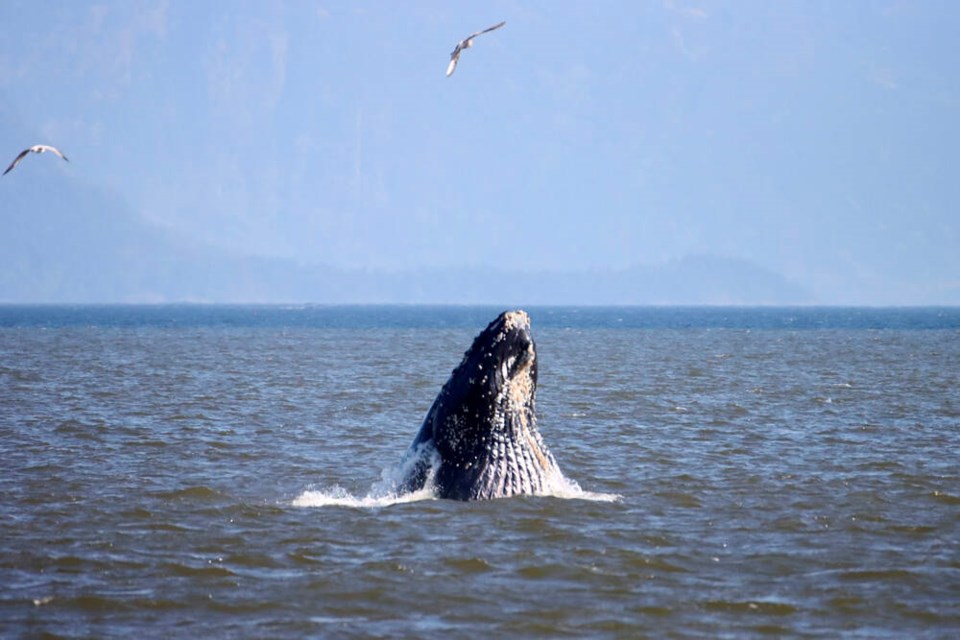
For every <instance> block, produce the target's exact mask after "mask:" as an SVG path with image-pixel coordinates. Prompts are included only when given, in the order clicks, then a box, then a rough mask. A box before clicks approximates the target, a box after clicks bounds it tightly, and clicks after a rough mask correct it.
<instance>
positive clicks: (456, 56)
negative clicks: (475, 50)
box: [447, 21, 507, 77]
mask: <svg viewBox="0 0 960 640" xmlns="http://www.w3.org/2000/svg"><path fill="white" fill-rule="evenodd" d="M505 24H507V23H506V21H504V22H501V23H500V24H495V25H493V26H492V27H487V28H486V29H484V30H483V31H477V32H476V33H472V34H470V35H469V36H467V37H466V38H464V39H463V40H461V41H460V42H458V43H457V46H456V47H455V48H454V50H453V53H451V54H450V64H449V65H447V77H449V76H450V75H452V74H453V70H454V69H456V68H457V62H459V61H460V54H461V53H462V52H463V50H464V49H469V48H470V47H472V46H473V39H474V38H476V37H477V36H479V35H480V34H482V33H486V32H487V31H493V30H494V29H499V28H500V27H502V26H503V25H505Z"/></svg>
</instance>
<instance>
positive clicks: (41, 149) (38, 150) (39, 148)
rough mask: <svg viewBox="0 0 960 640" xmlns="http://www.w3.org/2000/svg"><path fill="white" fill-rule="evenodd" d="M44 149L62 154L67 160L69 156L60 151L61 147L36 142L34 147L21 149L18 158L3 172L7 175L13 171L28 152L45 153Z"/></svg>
mask: <svg viewBox="0 0 960 640" xmlns="http://www.w3.org/2000/svg"><path fill="white" fill-rule="evenodd" d="M44 151H51V152H53V153H54V154H56V155H58V156H60V157H61V158H63V159H64V160H67V156H65V155H63V152H62V151H60V149H57V148H56V147H51V146H50V145H46V144H35V145H33V146H32V147H29V148H27V149H24V150H23V151H21V152H20V155H18V156H17V157H16V158H14V159H13V162H11V163H10V166H9V167H7V170H6V171H4V172H3V175H7V174H8V173H10V172H11V171H13V168H14V167H16V166H17V165H18V164H20V161H21V160H23V159H24V158H25V157H26V156H27V154H28V153H31V152H33V153H43V152H44ZM67 162H70V161H69V160H67Z"/></svg>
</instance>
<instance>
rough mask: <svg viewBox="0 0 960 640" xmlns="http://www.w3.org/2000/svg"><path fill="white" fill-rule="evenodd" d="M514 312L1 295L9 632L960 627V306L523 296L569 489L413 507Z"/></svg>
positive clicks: (899, 631) (523, 632)
mask: <svg viewBox="0 0 960 640" xmlns="http://www.w3.org/2000/svg"><path fill="white" fill-rule="evenodd" d="M499 311H500V309H492V308H481V307H322V306H317V307H312V306H292V307H280V306H270V307H260V306H156V307H153V306H129V307H126V306H116V307H113V306H104V307H99V306H78V307H71V306H33V307H24V306H0V469H2V473H0V505H2V508H0V636H2V637H4V638H7V637H12V638H16V637H48V638H56V637H64V638H75V637H96V638H104V637H123V638H127V637H132V636H140V637H203V636H207V637H271V638H303V637H363V638H368V637H385V638H387V637H389V638H395V637H416V638H475V637H480V636H495V637H550V638H557V637H571V638H580V637H599V638H603V637H610V638H620V637H631V638H633V637H650V638H664V637H683V638H688V637H693V638H696V637H702V638H724V637H729V638H750V637H823V638H837V637H851V638H904V637H911V638H953V637H957V634H958V633H960V605H958V602H960V464H958V452H960V391H958V389H960V379H958V378H960V309H816V308H811V309H806V308H804V309H769V308H760V309H723V308H627V309H623V308H619V309H604V308H544V309H539V308H533V309H527V311H528V312H529V313H530V315H531V320H532V328H533V333H534V337H535V339H536V340H537V346H538V358H539V366H540V386H539V389H538V394H537V407H538V414H539V424H540V430H541V433H542V434H543V437H544V439H545V441H546V443H547V445H548V446H549V447H550V448H551V450H552V452H553V454H554V456H555V457H556V458H557V461H558V463H559V464H560V467H561V469H562V470H563V472H564V474H565V476H566V477H567V478H568V479H569V480H570V487H569V489H568V490H565V491H560V492H558V493H557V495H552V496H539V497H522V498H509V499H502V500H494V501H488V502H474V503H460V502H452V501H443V500H435V499H432V498H431V497H430V496H429V495H414V496H407V497H404V498H398V497H396V496H393V495H391V494H390V493H389V491H387V490H386V489H385V487H388V486H389V481H390V479H391V474H392V473H393V472H394V469H395V466H396V465H397V463H398V462H399V460H400V457H401V456H402V454H403V452H404V450H405V449H406V447H407V446H408V445H409V444H410V442H411V440H412V439H413V437H414V435H415V434H416V432H417V430H418V428H419V426H420V423H421V421H422V420H423V417H424V415H425V413H426V411H427V409H428V408H429V406H430V404H431V403H432V401H433V399H434V397H435V395H436V393H437V392H438V391H439V389H440V387H441V385H442V384H443V382H444V381H445V380H446V377H447V375H448V374H449V372H450V370H451V369H452V368H453V367H454V366H456V364H457V363H458V362H459V360H460V357H461V355H462V353H463V351H464V350H465V349H466V348H467V347H468V346H469V345H470V342H471V341H472V339H473V337H474V336H475V335H476V334H477V333H478V332H479V331H480V330H481V329H482V328H483V327H484V326H486V324H487V323H488V322H489V321H490V320H492V319H493V318H494V317H495V316H496V314H497V313H498V312H499Z"/></svg>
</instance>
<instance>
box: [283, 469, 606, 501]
mask: <svg viewBox="0 0 960 640" xmlns="http://www.w3.org/2000/svg"><path fill="white" fill-rule="evenodd" d="M405 467H406V465H402V466H401V465H398V466H397V467H393V468H388V469H384V470H383V472H382V473H381V479H380V481H379V482H376V483H375V484H374V485H373V486H372V487H370V490H369V491H368V492H367V494H366V495H362V496H361V495H354V494H352V493H350V492H349V491H347V490H346V489H344V488H343V487H340V486H338V485H334V486H332V487H329V488H309V489H307V490H305V491H304V492H303V493H302V494H300V495H299V496H297V497H296V498H295V499H294V500H293V502H292V503H291V504H292V506H294V507H348V508H353V509H379V508H382V507H390V506H393V505H395V504H405V503H408V502H420V501H421V500H436V499H437V496H436V492H435V488H436V485H434V483H433V473H432V472H431V473H430V475H429V477H428V479H427V482H426V484H425V485H424V487H423V489H420V490H419V491H412V492H408V493H397V487H398V486H399V482H400V479H401V478H403V477H404V476H403V475H402V474H400V473H399V472H398V471H399V470H402V469H404V468H405ZM435 470H436V468H434V469H433V471H435ZM537 495H538V496H539V497H549V498H559V499H561V500H586V501H588V502H620V501H621V500H623V496H621V495H619V494H616V493H597V492H594V491H584V490H583V489H581V488H580V485H579V484H577V483H576V482H575V481H574V480H570V479H569V478H567V477H565V476H563V475H559V476H557V477H556V478H554V481H553V482H551V483H550V486H549V487H548V488H547V490H546V491H544V492H543V493H539V494H537ZM498 499H503V498H498Z"/></svg>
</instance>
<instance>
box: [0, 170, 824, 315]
mask: <svg viewBox="0 0 960 640" xmlns="http://www.w3.org/2000/svg"><path fill="white" fill-rule="evenodd" d="M44 160H46V158H44ZM60 170H61V168H60V167H58V166H56V165H55V164H51V165H50V166H44V167H40V168H37V167H31V171H23V172H22V174H20V175H16V176H14V178H15V181H14V180H13V179H10V176H7V179H6V180H5V181H4V182H3V184H2V185H0V187H2V193H0V198H2V206H3V214H2V215H3V222H4V226H5V228H6V230H5V232H4V233H3V234H2V236H0V252H2V256H3V257H2V258H0V301H2V302H7V303H27V302H44V303H58V302H79V303H83V302H179V301H193V302H319V303H460V304H478V303H491V304H495V303H514V304H803V303H810V302H813V301H814V298H813V296H812V295H811V294H810V293H809V292H807V291H805V290H804V289H803V288H802V287H800V286H798V285H796V284H793V283H790V282H789V281H787V280H786V279H784V278H782V277H780V276H778V275H777V274H774V273H771V272H769V271H766V270H764V269H762V268H760V267H758V266H756V265H753V264H751V263H749V262H746V261H742V260H735V259H727V258H720V257H716V256H698V257H690V258H686V259H683V260H679V261H676V262H671V263H668V264H663V265H656V266H635V267H632V268H629V269H623V270H598V271H593V272H568V273H562V272H513V271H508V270H495V269H485V268H479V267H470V268H456V269H426V268H425V269H417V270H411V271H396V272H389V271H373V270H347V269H338V268H335V267H329V266H318V265H300V264H297V263H295V262H294V261H291V260H285V259H279V258H264V257H252V256H244V255H238V254H235V253H231V252H228V251H226V250H223V249H218V248H212V247H209V246H203V245H200V244H199V243H196V242H194V241H192V240H190V239H189V238H183V237H180V236H178V235H177V234H175V233H174V232H171V231H169V230H166V229H162V228H159V227H157V226H155V225H153V224H151V223H149V222H146V221H144V220H142V219H141V218H139V217H138V216H137V215H136V214H135V213H134V212H132V211H130V209H129V207H128V206H126V205H125V203H124V202H123V201H121V200H120V199H119V198H116V197H112V196H110V195H108V194H106V193H105V192H104V191H103V190H101V189H97V188H93V187H89V186H84V185H80V184H77V183H76V182H73V181H69V180H64V179H63V178H60V177H59V176H58V175H57V172H58V171H60ZM58 179H60V180H61V181H64V182H66V183H67V184H59V185H57V187H58V188H56V189H47V188H45V187H44V185H45V183H46V182H48V181H51V180H58Z"/></svg>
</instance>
